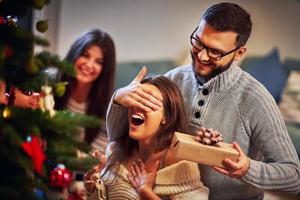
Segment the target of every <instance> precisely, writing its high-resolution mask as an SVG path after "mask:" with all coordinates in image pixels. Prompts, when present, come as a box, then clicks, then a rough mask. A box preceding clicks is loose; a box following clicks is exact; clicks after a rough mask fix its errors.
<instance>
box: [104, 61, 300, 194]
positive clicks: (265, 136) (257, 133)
mask: <svg viewBox="0 0 300 200" xmlns="http://www.w3.org/2000/svg"><path fill="white" fill-rule="evenodd" d="M166 76H167V77H168V78H170V79H171V80H173V81H174V82H175V83H176V84H177V85H178V86H179V87H180V89H181V92H182V94H183V97H184V101H185V105H186V109H187V111H188V114H189V116H190V128H191V133H192V132H194V131H195V130H197V129H199V128H200V127H201V126H204V127H207V128H210V127H211V128H214V129H216V130H218V131H220V132H221V133H222V135H223V138H224V141H225V142H227V143H232V142H233V141H236V142H237V143H238V144H239V145H240V146H241V148H242V150H243V151H244V152H245V153H246V155H247V156H248V157H249V158H250V159H251V160H250V168H249V170H248V172H247V174H246V175H245V176H244V177H243V178H241V179H234V178H230V177H226V176H224V175H222V174H219V173H217V172H215V171H214V170H213V169H212V168H211V167H209V166H200V170H201V175H202V181H203V183H204V184H205V185H206V186H207V187H208V188H209V190H210V194H209V197H210V199H224V200H225V199H262V198H263V190H276V191H287V192H291V193H294V194H299V193H300V164H299V159H298V157H297V154H296V151H295V148H294V146H293V144H292V142H291V139H290V137H289V135H288V133H287V129H286V127H285V124H284V121H283V119H282V117H281V114H280V111H279V109H278V107H277V104H276V102H275V101H274V99H273V97H272V96H271V95H270V94H269V92H268V91H267V90H266V89H265V88H264V87H263V86H262V84H260V83H259V82H258V81H256V80H255V79H254V78H253V77H252V76H251V75H249V74H248V73H246V72H244V71H243V70H241V69H240V68H239V67H238V66H236V65H235V64H233V65H232V66H231V67H230V68H229V69H228V70H227V71H225V72H223V73H221V74H219V75H218V76H216V77H214V78H213V79H211V80H210V81H208V82H207V83H205V84H204V86H203V87H200V86H199V85H198V83H197V80H196V78H195V75H194V73H193V70H192V66H191V65H187V66H182V67H178V68H175V69H174V70H171V71H169V72H168V73H166ZM124 119H126V109H124V108H123V107H121V106H117V105H115V104H113V103H111V104H110V106H109V111H108V114H107V129H108V134H109V138H110V140H114V139H116V138H117V137H119V136H120V135H114V134H115V133H122V132H121V130H122V129H124V127H125V126H126V123H127V121H126V120H124ZM123 134H124V131H123ZM258 188H259V189H258Z"/></svg>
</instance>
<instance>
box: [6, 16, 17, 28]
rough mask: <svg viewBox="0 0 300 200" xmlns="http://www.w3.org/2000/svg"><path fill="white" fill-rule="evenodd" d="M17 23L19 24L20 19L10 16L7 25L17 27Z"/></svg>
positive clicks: (7, 18)
mask: <svg viewBox="0 0 300 200" xmlns="http://www.w3.org/2000/svg"><path fill="white" fill-rule="evenodd" d="M17 22H18V17H17V16H14V17H13V16H11V15H8V16H7V17H6V23H7V24H8V25H9V26H14V27H17Z"/></svg>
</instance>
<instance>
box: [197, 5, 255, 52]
mask: <svg viewBox="0 0 300 200" xmlns="http://www.w3.org/2000/svg"><path fill="white" fill-rule="evenodd" d="M202 19H204V20H205V22H207V23H208V24H209V25H210V26H212V27H213V28H214V29H215V30H217V31H222V32H225V31H233V32H235V33H237V34H238V36H237V38H236V46H243V45H245V44H246V42H247V40H248V39H249V37H250V34H251V29H252V22H251V18H250V15H249V14H248V12H247V11H246V10H244V9H243V8H241V7H240V6H239V5H237V4H233V3H225V2H223V3H219V4H215V5H212V6H211V7H209V8H208V9H207V10H206V11H205V13H204V14H203V16H202V18H201V20H202Z"/></svg>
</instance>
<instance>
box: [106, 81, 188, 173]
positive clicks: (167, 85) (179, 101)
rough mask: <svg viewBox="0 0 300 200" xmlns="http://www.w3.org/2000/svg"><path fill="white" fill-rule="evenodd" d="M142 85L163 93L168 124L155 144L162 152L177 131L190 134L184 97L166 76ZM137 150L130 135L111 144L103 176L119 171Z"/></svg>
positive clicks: (158, 134) (158, 135) (157, 149)
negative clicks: (154, 87)
mask: <svg viewBox="0 0 300 200" xmlns="http://www.w3.org/2000/svg"><path fill="white" fill-rule="evenodd" d="M142 83H143V84H145V83H147V84H151V85H154V86H156V87H157V88H158V89H159V91H160V92H161V93H162V98H163V102H162V103H163V108H164V116H165V118H166V123H165V124H164V125H161V127H160V129H159V131H158V133H157V137H156V138H155V140H154V144H153V145H154V147H155V150H156V151H161V150H164V149H167V148H169V147H170V145H171V142H172V138H173V135H174V132H175V131H180V132H184V133H187V132H188V125H189V123H188V119H187V115H186V111H185V108H184V102H183V97H182V95H181V92H180V90H179V88H178V86H177V85H176V84H175V83H173V82H172V81H170V80H169V79H167V78H166V77H164V76H157V77H151V78H146V79H144V80H143V81H142ZM127 129H128V127H127ZM137 149H138V142H137V141H136V140H134V139H132V138H130V137H129V135H128V134H125V135H124V136H123V137H122V138H120V139H119V140H118V141H116V142H112V143H110V144H109V145H108V147H107V151H109V152H110V153H107V156H108V159H107V163H106V166H105V168H104V170H103V172H102V175H104V174H105V172H106V171H107V170H108V169H114V170H118V164H120V162H122V161H125V160H126V159H128V158H129V157H130V156H131V155H132V153H133V151H134V150H137Z"/></svg>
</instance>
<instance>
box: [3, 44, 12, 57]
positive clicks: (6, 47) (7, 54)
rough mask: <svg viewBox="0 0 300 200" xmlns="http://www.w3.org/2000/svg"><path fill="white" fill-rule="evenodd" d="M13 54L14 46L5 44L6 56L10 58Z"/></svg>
mask: <svg viewBox="0 0 300 200" xmlns="http://www.w3.org/2000/svg"><path fill="white" fill-rule="evenodd" d="M12 56H13V50H12V48H11V47H9V46H5V47H4V57H5V58H10V57H12Z"/></svg>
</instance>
